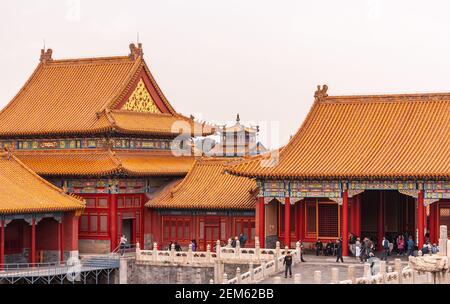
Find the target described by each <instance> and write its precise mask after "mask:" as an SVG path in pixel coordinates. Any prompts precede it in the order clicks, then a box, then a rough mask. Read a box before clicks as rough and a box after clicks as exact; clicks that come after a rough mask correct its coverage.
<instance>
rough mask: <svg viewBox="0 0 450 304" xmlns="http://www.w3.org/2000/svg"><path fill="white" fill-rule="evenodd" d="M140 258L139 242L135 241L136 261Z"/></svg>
mask: <svg viewBox="0 0 450 304" xmlns="http://www.w3.org/2000/svg"><path fill="white" fill-rule="evenodd" d="M140 259H141V248H140V247H139V242H137V243H136V261H139V260H140Z"/></svg>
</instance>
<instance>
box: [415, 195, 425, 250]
mask: <svg viewBox="0 0 450 304" xmlns="http://www.w3.org/2000/svg"><path fill="white" fill-rule="evenodd" d="M424 209H425V208H424V205H423V190H420V191H419V196H418V198H417V222H418V223H417V230H418V234H419V239H418V240H417V242H418V247H419V250H422V246H423V241H424V227H425V225H424V215H423V213H424Z"/></svg>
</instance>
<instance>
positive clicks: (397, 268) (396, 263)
mask: <svg viewBox="0 0 450 304" xmlns="http://www.w3.org/2000/svg"><path fill="white" fill-rule="evenodd" d="M394 271H395V272H397V273H398V283H399V284H402V280H403V276H402V260H400V259H395V260H394Z"/></svg>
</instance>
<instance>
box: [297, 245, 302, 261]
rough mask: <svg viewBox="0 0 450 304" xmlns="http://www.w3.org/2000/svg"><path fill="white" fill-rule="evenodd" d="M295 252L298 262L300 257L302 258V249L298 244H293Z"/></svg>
mask: <svg viewBox="0 0 450 304" xmlns="http://www.w3.org/2000/svg"><path fill="white" fill-rule="evenodd" d="M295 252H296V253H297V257H296V260H297V262H300V261H301V256H302V249H301V246H300V242H297V243H295Z"/></svg>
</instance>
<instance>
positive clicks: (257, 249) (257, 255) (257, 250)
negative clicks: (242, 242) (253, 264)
mask: <svg viewBox="0 0 450 304" xmlns="http://www.w3.org/2000/svg"><path fill="white" fill-rule="evenodd" d="M260 258H261V248H260V243H259V237H257V236H255V259H256V261H258V262H259V260H260Z"/></svg>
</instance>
